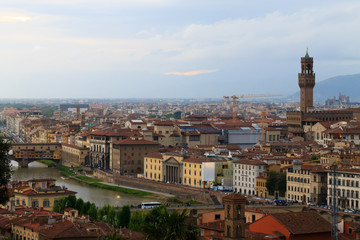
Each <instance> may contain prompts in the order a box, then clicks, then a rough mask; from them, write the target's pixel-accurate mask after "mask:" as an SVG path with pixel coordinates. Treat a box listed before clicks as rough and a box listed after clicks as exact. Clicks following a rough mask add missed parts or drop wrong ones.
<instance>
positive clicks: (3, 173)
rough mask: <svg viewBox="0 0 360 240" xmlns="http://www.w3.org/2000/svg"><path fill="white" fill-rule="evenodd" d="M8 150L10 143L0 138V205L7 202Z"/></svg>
mask: <svg viewBox="0 0 360 240" xmlns="http://www.w3.org/2000/svg"><path fill="white" fill-rule="evenodd" d="M9 150H10V143H8V142H6V140H4V139H3V138H0V204H5V203H6V202H7V201H8V200H9V192H8V188H7V184H8V183H9V181H10V178H11V168H10V160H9V159H8V158H7V154H8V152H9Z"/></svg>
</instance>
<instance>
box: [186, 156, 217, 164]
mask: <svg viewBox="0 0 360 240" xmlns="http://www.w3.org/2000/svg"><path fill="white" fill-rule="evenodd" d="M183 162H191V163H202V162H214V160H212V159H211V158H191V157H190V158H185V159H184V160H183Z"/></svg>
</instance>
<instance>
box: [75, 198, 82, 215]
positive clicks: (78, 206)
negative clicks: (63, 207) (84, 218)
mask: <svg viewBox="0 0 360 240" xmlns="http://www.w3.org/2000/svg"><path fill="white" fill-rule="evenodd" d="M83 207H84V200H82V199H81V198H78V199H76V203H75V209H76V210H78V211H79V214H84V212H83V210H84V209H83Z"/></svg>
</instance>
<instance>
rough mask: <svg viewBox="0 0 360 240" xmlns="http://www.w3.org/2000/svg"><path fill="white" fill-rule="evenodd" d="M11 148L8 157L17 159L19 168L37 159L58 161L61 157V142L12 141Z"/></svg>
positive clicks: (25, 166)
mask: <svg viewBox="0 0 360 240" xmlns="http://www.w3.org/2000/svg"><path fill="white" fill-rule="evenodd" d="M11 150H12V155H9V159H11V160H15V161H17V162H18V163H19V167H20V168H27V167H28V164H29V163H30V162H33V161H37V160H42V159H49V160H53V161H55V162H59V161H60V159H61V143H14V144H12V145H11ZM10 153H11V151H10Z"/></svg>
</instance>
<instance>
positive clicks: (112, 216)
mask: <svg viewBox="0 0 360 240" xmlns="http://www.w3.org/2000/svg"><path fill="white" fill-rule="evenodd" d="M115 218H116V211H115V209H114V207H110V208H109V211H108V213H107V219H106V220H107V222H108V223H109V224H110V225H111V226H115V221H116V220H115Z"/></svg>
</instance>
